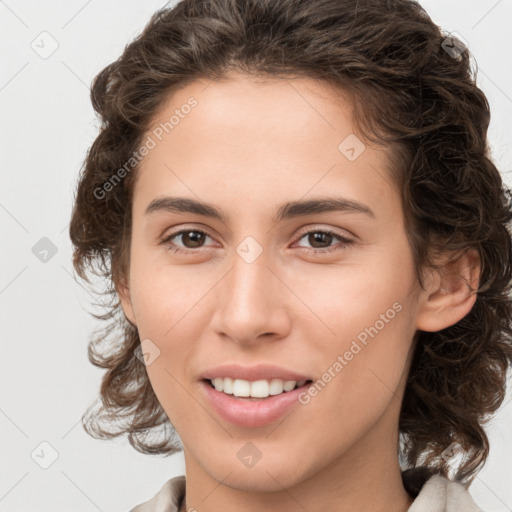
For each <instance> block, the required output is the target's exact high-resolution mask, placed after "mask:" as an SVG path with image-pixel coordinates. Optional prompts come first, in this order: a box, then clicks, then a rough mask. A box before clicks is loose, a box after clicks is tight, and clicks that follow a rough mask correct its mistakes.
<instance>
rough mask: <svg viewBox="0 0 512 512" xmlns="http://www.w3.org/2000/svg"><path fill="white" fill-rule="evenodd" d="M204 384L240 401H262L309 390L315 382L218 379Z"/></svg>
mask: <svg viewBox="0 0 512 512" xmlns="http://www.w3.org/2000/svg"><path fill="white" fill-rule="evenodd" d="M203 382H204V383H205V384H207V385H209V386H210V387H211V388H213V389H215V390H216V391H218V392H221V393H224V394H225V395H229V396H231V397H232V398H235V399H238V400H244V401H261V400H265V399H268V398H272V397H273V396H279V395H281V394H284V393H289V392H290V391H294V390H296V389H301V388H307V387H309V385H310V384H311V383H312V382H313V381H312V380H311V379H307V380H300V381H284V380H281V379H272V380H265V379H262V380H258V381H247V380H244V379H230V378H227V377H226V378H219V377H216V378H214V379H203Z"/></svg>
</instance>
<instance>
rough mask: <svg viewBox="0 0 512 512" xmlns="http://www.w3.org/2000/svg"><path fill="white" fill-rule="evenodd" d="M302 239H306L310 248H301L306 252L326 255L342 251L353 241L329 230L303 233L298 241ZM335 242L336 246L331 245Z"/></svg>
mask: <svg viewBox="0 0 512 512" xmlns="http://www.w3.org/2000/svg"><path fill="white" fill-rule="evenodd" d="M303 238H305V239H307V242H308V243H309V244H310V245H311V248H309V249H308V248H307V247H301V249H303V250H305V251H306V252H314V253H326V252H331V251H336V250H343V249H345V248H346V247H347V246H349V245H351V244H354V243H355V242H354V240H350V239H349V238H346V237H344V236H341V235H339V234H337V233H335V232H334V231H329V230H318V229H317V230H315V231H308V232H307V233H304V234H303V235H302V236H301V237H300V238H299V240H302V239H303ZM335 240H337V241H338V243H337V244H336V245H332V243H333V241H335Z"/></svg>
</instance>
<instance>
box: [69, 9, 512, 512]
mask: <svg viewBox="0 0 512 512" xmlns="http://www.w3.org/2000/svg"><path fill="white" fill-rule="evenodd" d="M92 101H93V105H94V108H95V109H96V111H97V112H98V114H99V115H100V117H101V119H102V127H101V131H100V133H99V135H98V137H97V139H96V140H95V141H94V143H93V145H92V147H91V148H90V151H89V152H88V155H87V158H86V161H85V165H84V168H83V172H82V175H81V177H80V182H79V184H78V190H77V195H76V202H75V206H74V212H73V217H72V222H71V227H70V235H71V239H72V241H73V244H74V245H75V254H74V265H75V269H76V270H77V272H78V273H79V275H80V276H81V277H83V278H87V274H88V273H89V272H91V271H92V272H96V273H100V275H103V276H104V277H105V278H106V279H107V282H109V283H111V288H110V290H109V292H110V293H111V294H112V298H113V300H114V301H113V303H112V308H111V310H110V311H109V313H108V314H106V315H104V317H103V318H104V320H106V321H107V322H108V323H107V327H106V329H105V331H104V332H103V333H102V334H101V335H100V336H97V337H95V338H94V339H93V340H92V341H91V344H90V352H89V355H90V359H91V361H92V362H93V363H94V364H96V365H97V366H100V367H103V368H105V369H106V370H107V371H106V373H105V376H104V378H103V382H102V387H101V398H102V402H103V408H102V409H101V410H100V411H99V412H98V411H95V412H93V413H91V414H90V415H89V416H88V417H87V418H86V420H85V423H84V426H85V427H86V429H87V431H88V432H89V433H91V435H95V436H97V437H103V438H106V437H113V436H117V435H121V434H127V435H128V438H129V440H130V442H131V444H132V445H133V446H134V447H135V448H136V449H137V450H139V451H141V452H143V453H151V454H172V453H175V452H177V451H179V450H181V449H183V451H184V457H185V464H186V475H183V476H181V477H176V478H173V479H171V480H169V481H168V482H167V483H166V484H165V485H164V486H163V487H162V488H161V490H160V491H159V492H158V493H157V495H155V496H154V497H153V498H151V499H150V500H147V501H146V502H145V503H143V504H141V505H139V506H137V507H135V508H134V509H133V511H134V512H149V511H151V512H156V511H164V510H165V511H178V510H179V511H182V510H198V511H202V510H204V511H208V512H217V511H221V510H222V511H224V512H225V511H230V510H235V509H236V510H240V509H243V510H244V511H253V510H254V511H257V510H258V511H259V510H267V511H271V510H279V511H283V510H284V511H296V510H307V511H309V512H314V511H319V510H326V509H327V510H337V511H349V510H350V511H352V512H354V511H358V510H361V511H362V510H364V511H366V512H373V511H381V510H387V511H396V512H399V511H405V510H410V511H411V512H419V511H427V510H428V511H436V512H437V511H449V512H455V511H464V512H468V511H469V512H471V511H473V510H480V509H479V508H478V507H477V506H476V504H475V503H474V501H473V500H472V498H471V496H470V494H469V492H468V490H467V486H468V485H469V483H471V481H472V480H473V479H474V477H475V476H476V474H477V472H478V471H479V469H480V468H481V467H482V465H483V464H484V462H485V460H486V457H487V455H488V450H489V446H488V439H487V436H486V433H485V431H484V429H483V424H484V422H485V421H486V419H487V418H488V417H489V415H490V414H492V413H493V412H495V411H496V410H497V409H498V407H499V406H500V404H501V403H502V402H503V399H504V395H505V382H506V376H507V371H508V370H509V368H510V365H511V361H512V342H511V334H512V333H511V302H510V297H509V295H508V293H509V291H510V284H511V265H510V262H511V235H510V229H509V228H510V220H511V218H512V215H511V212H512V208H511V203H510V196H509V191H508V190H507V189H506V187H505V186H504V184H503V183H502V180H501V177H500V174H499V172H498V170H497V169H496V167H495V165H494V164H493V162H492V161H491V160H490V156H489V152H488V148H487V127H488V124H489V119H490V114H489V106H488V103H487V100H486V98H485V96H484V94H483V93H482V91H481V90H480V89H479V88H478V87H477V86H476V84H475V79H474V75H473V72H472V69H471V66H470V55H469V52H468V50H467V49H466V48H465V47H464V45H463V44H462V43H461V42H460V41H458V40H457V39H456V38H452V37H449V36H448V37H447V36H446V35H443V34H442V33H441V32H440V30H439V29H438V27H436V25H435V24H434V23H433V22H432V21H431V19H430V18H429V17H428V15H427V14H426V13H425V12H424V10H423V9H422V8H421V7H420V6H419V5H418V4H417V3H416V2H413V1H410V0H394V1H388V2H382V1H377V0H369V1H366V2H352V1H348V0H336V1H335V0H280V1H279V2H275V1H273V0H249V1H247V0H243V1H242V0H207V1H204V0H203V1H199V0H184V1H182V2H180V3H178V4H177V5H176V6H175V7H174V8H166V9H162V10H160V11H158V12H156V13H155V14H154V16H153V17H152V19H151V20H150V22H149V23H148V25H147V26H146V28H145V30H144V31H143V33H142V34H141V35H140V36H139V37H138V38H137V39H136V40H134V41H133V42H132V43H131V44H129V45H128V46H127V47H126V48H125V51H124V52H123V55H122V56H121V57H120V58H119V59H118V60H117V61H116V62H114V63H112V64H110V65H109V66H107V67H106V68H105V69H104V70H103V71H101V73H99V75H98V76H97V77H96V79H95V82H94V84H93V88H92ZM118 327H120V328H121V330H120V329H118ZM119 419H121V420H123V421H122V422H121V424H119V425H118V426H117V429H115V430H113V429H112V423H113V422H116V421H118V420H119Z"/></svg>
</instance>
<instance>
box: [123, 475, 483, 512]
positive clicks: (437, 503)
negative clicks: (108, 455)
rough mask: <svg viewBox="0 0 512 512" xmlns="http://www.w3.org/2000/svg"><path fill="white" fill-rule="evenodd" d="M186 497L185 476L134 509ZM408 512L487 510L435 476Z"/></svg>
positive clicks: (149, 510) (171, 504)
mask: <svg viewBox="0 0 512 512" xmlns="http://www.w3.org/2000/svg"><path fill="white" fill-rule="evenodd" d="M184 496H185V476H183V475H182V476H177V477H174V478H171V479H170V480H168V481H167V482H166V483H165V484H164V485H163V487H162V488H161V489H160V490H159V491H158V492H157V493H156V494H155V496H153V497H152V498H151V499H150V500H148V501H145V502H144V503H141V504H140V505H137V506H136V507H135V508H132V509H131V510H130V512H179V506H180V503H181V500H182V499H183V497H184ZM407 512H483V511H482V509H481V508H479V507H477V505H476V504H475V502H474V501H473V498H472V497H471V495H470V494H469V492H468V490H467V489H466V488H465V487H464V486H463V485H462V484H460V483H458V482H452V481H450V480H448V479H446V478H445V477H442V476H439V475H434V476H433V477H431V478H430V480H428V481H427V482H426V483H425V484H424V485H423V487H422V489H421V491H420V493H419V494H418V496H417V497H416V499H415V500H414V503H413V504H412V505H411V506H410V507H409V510H408V511H407Z"/></svg>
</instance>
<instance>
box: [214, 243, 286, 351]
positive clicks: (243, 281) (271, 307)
mask: <svg viewBox="0 0 512 512" xmlns="http://www.w3.org/2000/svg"><path fill="white" fill-rule="evenodd" d="M270 259H271V258H270V251H268V250H265V249H264V248H263V246H262V245H260V244H259V243H258V242H256V240H254V239H251V237H248V239H245V240H244V241H242V242H241V243H240V244H239V245H238V246H237V247H236V249H235V252H234V253H233V258H232V262H231V270H230V272H228V274H227V275H226V276H225V278H224V279H223V280H222V281H223V282H222V283H221V286H220V288H219V292H218V294H217V298H218V299H219V304H218V306H217V308H216V322H215V323H216V325H215V328H216V330H217V332H219V333H220V332H223V333H224V334H226V335H228V336H230V337H232V338H234V339H236V340H238V341H243V340H245V341H250V340H253V339H256V338H257V337H258V336H259V335H261V334H267V333H274V334H279V335H281V334H283V329H284V328H285V327H286V317H287V315H286V307H285V304H284V301H285V300H286V299H285V297H284V296H283V290H282V289H280V288H282V284H281V283H280V281H279V279H277V277H276V276H275V275H274V273H273V272H272V271H271V270H270V269H269V268H268V267H269V266H270V267H271V266H272V262H271V261H270ZM283 322H284V323H283Z"/></svg>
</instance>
